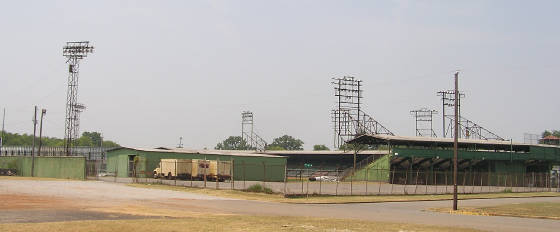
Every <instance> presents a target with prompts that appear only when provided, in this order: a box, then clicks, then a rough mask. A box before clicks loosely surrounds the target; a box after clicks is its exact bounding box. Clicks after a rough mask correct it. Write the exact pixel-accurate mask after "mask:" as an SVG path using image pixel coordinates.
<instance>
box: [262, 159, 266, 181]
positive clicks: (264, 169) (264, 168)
mask: <svg viewBox="0 0 560 232" xmlns="http://www.w3.org/2000/svg"><path fill="white" fill-rule="evenodd" d="M262 165H263V187H266V164H265V163H264V161H263V162H262Z"/></svg>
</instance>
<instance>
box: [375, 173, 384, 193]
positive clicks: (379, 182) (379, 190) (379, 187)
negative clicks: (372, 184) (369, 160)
mask: <svg viewBox="0 0 560 232" xmlns="http://www.w3.org/2000/svg"><path fill="white" fill-rule="evenodd" d="M376 172H377V177H380V176H381V175H379V169H376ZM383 176H385V175H383ZM377 185H378V186H377V195H380V194H381V180H379V179H378V180H377Z"/></svg>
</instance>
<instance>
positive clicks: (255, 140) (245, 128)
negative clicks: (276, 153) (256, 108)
mask: <svg viewBox="0 0 560 232" xmlns="http://www.w3.org/2000/svg"><path fill="white" fill-rule="evenodd" d="M241 139H243V140H245V141H246V142H247V143H248V144H249V146H250V147H251V149H255V150H257V151H264V150H265V149H266V145H267V143H266V141H265V140H264V139H263V138H262V137H260V136H259V135H258V134H257V133H255V131H254V121H253V112H251V111H243V112H242V113H241Z"/></svg>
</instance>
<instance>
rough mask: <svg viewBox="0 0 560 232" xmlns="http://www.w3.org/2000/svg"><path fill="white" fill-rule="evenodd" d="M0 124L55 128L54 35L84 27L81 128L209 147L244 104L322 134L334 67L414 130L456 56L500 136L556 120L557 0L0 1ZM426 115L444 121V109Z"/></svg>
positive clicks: (232, 125) (386, 114)
mask: <svg viewBox="0 0 560 232" xmlns="http://www.w3.org/2000/svg"><path fill="white" fill-rule="evenodd" d="M1 4H2V6H1V7H0V28H1V31H2V33H1V34H2V36H1V38H0V41H1V43H0V54H1V55H0V62H1V64H2V65H1V68H0V107H1V108H4V107H5V108H6V130H7V131H10V132H18V133H33V126H32V122H31V118H32V114H33V106H34V105H38V106H39V107H42V108H46V109H47V110H48V112H47V116H46V118H45V124H44V134H45V135H46V136H56V137H63V136H64V115H65V108H64V107H65V102H66V88H67V83H66V82H67V70H68V68H67V65H66V64H65V61H66V60H65V58H64V57H63V56H62V47H63V46H64V44H65V42H66V41H82V40H89V41H91V42H92V43H93V45H94V46H95V53H93V54H92V55H90V56H89V57H87V58H86V59H85V60H84V61H83V62H82V63H81V64H82V65H81V69H80V80H79V81H80V86H79V97H78V99H79V102H81V103H84V104H85V105H86V106H87V110H86V111H85V112H84V113H82V117H81V122H82V124H81V131H85V130H87V131H100V132H102V133H103V135H104V137H105V138H106V139H111V140H115V141H117V142H119V143H120V144H121V145H125V146H140V147H155V146H175V145H176V144H177V143H178V138H179V137H180V136H183V137H184V144H185V147H189V148H204V147H208V148H213V147H214V146H215V145H216V143H218V142H219V141H221V140H223V139H225V138H226V137H228V136H230V135H239V134H240V130H241V126H240V121H241V112H242V111H244V110H250V111H253V112H254V114H255V127H256V130H257V132H258V133H259V134H260V135H261V136H262V137H264V138H265V140H267V141H268V142H269V143H270V142H271V141H272V139H273V138H275V137H278V136H281V135H283V134H289V135H292V136H294V137H297V138H300V139H302V140H303V141H304V142H305V147H306V148H307V149H310V148H311V147H312V146H313V144H326V145H327V146H329V147H331V148H332V141H333V139H332V138H333V132H332V130H331V128H332V125H331V122H330V110H331V109H332V108H333V105H334V102H335V98H334V96H333V94H334V90H333V88H332V86H331V84H330V81H331V78H332V77H341V76H344V75H352V76H355V77H357V78H359V79H361V80H363V81H364V96H365V97H364V102H365V105H364V108H365V109H366V112H368V113H369V114H370V115H372V116H373V117H374V118H376V119H377V120H378V121H380V122H381V123H383V124H384V125H385V126H386V127H387V128H389V129H390V130H392V131H393V132H395V133H396V134H399V135H414V120H413V118H412V117H411V115H410V113H409V111H410V110H412V109H415V108H420V107H430V108H434V109H437V110H440V107H441V106H440V104H441V103H440V100H439V98H438V97H437V96H436V92H437V91H438V90H444V89H450V88H452V85H453V82H452V81H453V79H452V75H453V73H454V71H455V70H457V69H459V70H461V74H460V88H461V89H462V90H463V91H464V92H465V93H466V95H467V96H466V99H464V101H463V108H462V114H463V116H465V117H467V118H469V119H471V120H473V121H475V122H477V123H479V124H480V125H482V126H485V127H486V128H489V129H490V130H492V131H494V132H495V133H497V134H498V135H501V136H502V137H504V138H508V139H509V138H513V139H514V140H515V141H523V133H524V132H530V133H540V132H542V131H543V130H545V129H560V121H559V120H558V117H559V115H560V107H559V106H560V103H559V102H560V99H559V97H558V93H557V91H558V89H559V84H560V80H559V77H560V75H559V74H560V71H559V68H558V67H559V66H560V62H559V59H558V54H560V45H559V44H560V26H559V22H560V16H559V14H558V12H559V10H560V2H559V1H509V0H508V1H2V3H1ZM434 124H435V125H436V127H435V129H436V132H437V133H438V135H440V134H441V126H440V124H441V115H438V116H437V117H436V118H435V121H434Z"/></svg>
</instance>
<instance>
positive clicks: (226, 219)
mask: <svg viewBox="0 0 560 232" xmlns="http://www.w3.org/2000/svg"><path fill="white" fill-rule="evenodd" d="M0 231H14V232H19V231H21V232H35V231H37V232H42V231H61V232H66V231H69V232H70V231H71V232H74V231H99V232H112V231H115V232H121V231H138V232H144V231H146V232H154V231H234V232H236V231H266V232H268V231H417V232H422V231H438V232H446V231H449V232H471V231H477V230H474V229H467V228H456V227H453V228H452V227H439V226H426V225H415V224H402V223H388V222H371V221H361V220H350V219H326V218H308V217H278V216H275V217H273V216H238V215H233V216H227V215H226V216H223V215H214V216H204V217H196V218H181V219H142V220H99V221H67V222H47V223H10V224H0Z"/></svg>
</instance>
